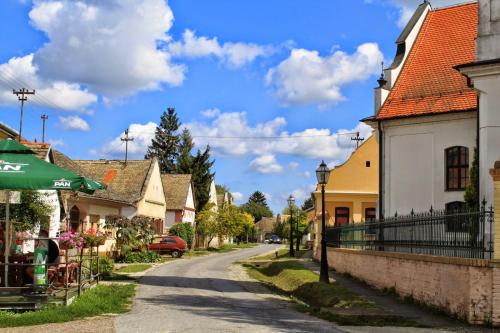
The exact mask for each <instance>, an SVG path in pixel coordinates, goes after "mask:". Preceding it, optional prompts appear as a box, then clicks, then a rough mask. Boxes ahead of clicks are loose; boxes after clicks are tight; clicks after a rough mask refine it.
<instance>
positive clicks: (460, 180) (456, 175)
mask: <svg viewBox="0 0 500 333" xmlns="http://www.w3.org/2000/svg"><path fill="white" fill-rule="evenodd" d="M445 155H446V157H445V161H446V189H447V190H464V189H465V187H466V186H467V185H468V184H469V149H468V148H467V147H459V146H456V147H451V148H448V149H446V150H445Z"/></svg>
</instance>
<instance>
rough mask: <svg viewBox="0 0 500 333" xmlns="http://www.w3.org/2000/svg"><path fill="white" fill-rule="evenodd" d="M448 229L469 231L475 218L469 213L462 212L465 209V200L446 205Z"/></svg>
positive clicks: (449, 230)
mask: <svg viewBox="0 0 500 333" xmlns="http://www.w3.org/2000/svg"><path fill="white" fill-rule="evenodd" d="M445 207H446V231H447V232H468V231H469V226H470V225H472V222H473V219H472V217H471V216H470V215H468V214H460V213H463V212H464V211H465V202H462V201H453V202H448V203H447V204H446V205H445Z"/></svg>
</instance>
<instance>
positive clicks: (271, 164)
mask: <svg viewBox="0 0 500 333" xmlns="http://www.w3.org/2000/svg"><path fill="white" fill-rule="evenodd" d="M248 167H249V169H250V170H251V171H254V172H257V173H262V174H265V175H267V174H271V173H281V172H283V170H284V168H283V166H281V165H280V164H279V163H278V161H277V160H276V156H274V155H262V156H259V157H257V158H255V159H254V160H252V161H251V162H250V164H249V166H248Z"/></svg>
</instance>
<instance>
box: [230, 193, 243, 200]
mask: <svg viewBox="0 0 500 333" xmlns="http://www.w3.org/2000/svg"><path fill="white" fill-rule="evenodd" d="M231 195H232V196H233V199H234V200H235V201H241V200H242V199H243V193H241V192H231Z"/></svg>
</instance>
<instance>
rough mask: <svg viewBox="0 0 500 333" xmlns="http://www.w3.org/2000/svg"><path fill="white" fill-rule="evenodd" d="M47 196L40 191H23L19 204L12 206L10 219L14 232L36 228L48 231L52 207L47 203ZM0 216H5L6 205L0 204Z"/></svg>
mask: <svg viewBox="0 0 500 333" xmlns="http://www.w3.org/2000/svg"><path fill="white" fill-rule="evenodd" d="M45 196H46V194H44V193H43V192H39V191H33V190H25V191H21V201H20V203H19V204H11V205H10V218H11V220H12V221H15V223H12V226H13V230H14V231H30V230H33V229H34V228H35V226H40V228H42V229H47V227H48V226H49V222H50V215H51V214H52V207H51V206H50V205H49V204H47V203H46V201H45V200H44V197H45ZM0 216H5V204H0Z"/></svg>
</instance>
